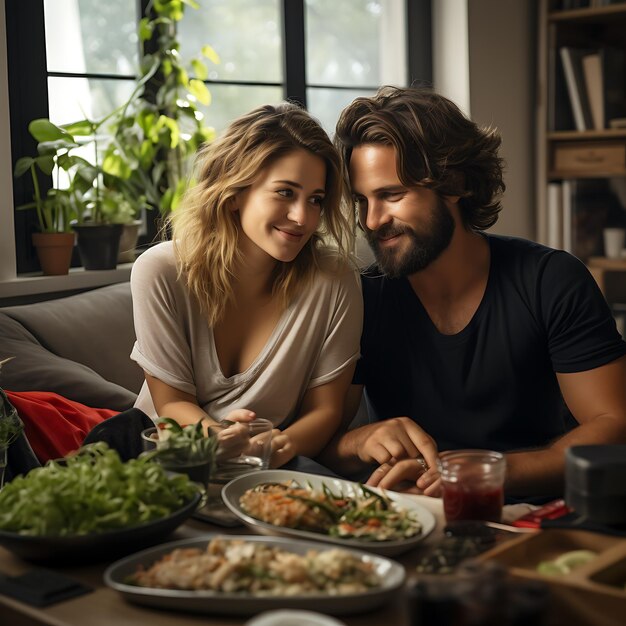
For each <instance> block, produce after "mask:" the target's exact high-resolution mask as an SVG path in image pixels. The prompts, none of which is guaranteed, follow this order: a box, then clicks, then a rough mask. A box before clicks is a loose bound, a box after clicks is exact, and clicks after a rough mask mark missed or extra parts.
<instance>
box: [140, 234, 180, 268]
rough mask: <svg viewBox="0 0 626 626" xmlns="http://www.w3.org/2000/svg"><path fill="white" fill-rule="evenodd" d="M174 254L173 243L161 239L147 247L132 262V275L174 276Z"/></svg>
mask: <svg viewBox="0 0 626 626" xmlns="http://www.w3.org/2000/svg"><path fill="white" fill-rule="evenodd" d="M176 274H177V269H176V255H175V252H174V244H173V242H171V241H163V242H161V243H158V244H156V245H154V246H151V247H150V248H148V249H147V250H146V251H145V252H143V253H142V254H141V255H139V257H138V258H137V260H136V261H135V263H134V264H133V269H132V275H133V276H139V275H141V276H144V277H146V276H155V277H157V276H158V277H170V276H173V277H175V276H176Z"/></svg>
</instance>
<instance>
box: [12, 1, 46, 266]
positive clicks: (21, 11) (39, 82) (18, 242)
mask: <svg viewBox="0 0 626 626" xmlns="http://www.w3.org/2000/svg"><path fill="white" fill-rule="evenodd" d="M5 10H6V30H7V69H8V74H9V109H10V112H11V115H10V128H11V161H12V168H13V167H14V166H15V163H16V161H17V160H18V159H19V158H21V157H23V156H32V155H35V154H36V153H37V142H36V141H35V140H34V139H33V138H32V137H31V135H30V133H29V132H28V124H29V123H30V122H31V120H34V119H37V118H40V117H48V114H49V111H48V81H47V75H46V73H47V61H46V38H45V20H44V7H43V0H22V1H21V2H7V3H5ZM40 184H41V192H42V194H45V193H46V191H47V189H49V188H50V186H51V179H50V177H45V176H43V175H42V176H41V177H40ZM32 196H33V185H32V182H31V178H30V176H29V175H28V174H25V175H24V176H21V177H20V178H14V179H13V202H14V206H19V205H21V204H25V203H27V202H31V201H32ZM34 224H35V210H34V209H31V210H28V211H16V212H15V247H16V262H17V271H18V272H19V273H23V272H33V271H36V270H37V269H38V268H39V263H38V261H37V255H36V253H35V250H34V249H33V247H32V245H31V234H32V232H33V228H34Z"/></svg>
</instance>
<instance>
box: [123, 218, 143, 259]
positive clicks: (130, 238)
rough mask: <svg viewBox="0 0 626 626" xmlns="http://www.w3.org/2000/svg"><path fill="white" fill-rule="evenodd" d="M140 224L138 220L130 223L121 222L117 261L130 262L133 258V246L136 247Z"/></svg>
mask: <svg viewBox="0 0 626 626" xmlns="http://www.w3.org/2000/svg"><path fill="white" fill-rule="evenodd" d="M140 226H141V221H140V220H136V221H134V222H132V223H131V224H123V227H122V238H121V239H120V253H119V255H118V257H117V262H118V263H132V262H133V261H134V260H135V248H136V247H137V239H138V237H139V227H140Z"/></svg>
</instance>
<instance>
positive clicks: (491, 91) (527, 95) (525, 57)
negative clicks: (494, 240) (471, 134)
mask: <svg viewBox="0 0 626 626" xmlns="http://www.w3.org/2000/svg"><path fill="white" fill-rule="evenodd" d="M535 5H536V2H535V0H525V1H523V2H520V1H519V0H433V38H434V40H435V41H434V52H433V53H434V55H435V57H436V59H435V61H434V67H433V70H434V81H433V82H434V85H435V88H436V89H437V90H439V91H440V92H441V93H442V94H444V95H446V96H447V97H449V98H450V99H452V100H453V101H454V102H456V103H457V104H458V105H459V106H460V107H461V108H462V109H463V110H464V111H465V112H466V113H468V114H469V115H470V116H471V117H472V119H473V120H474V121H476V122H477V123H479V124H481V125H485V126H495V127H497V128H498V130H499V131H500V133H501V135H502V149H501V155H502V157H503V158H504V160H505V161H506V171H505V183H506V186H507V189H506V192H505V195H504V197H503V201H502V205H503V209H502V213H501V214H500V218H499V220H498V223H497V224H496V225H495V226H494V227H493V228H492V229H491V230H492V232H496V233H501V234H507V235H515V236H518V237H526V238H529V239H534V238H535V207H534V166H533V163H534V145H535V128H534V109H535V96H534V94H535V78H536V65H535V55H536V47H537V38H536V31H535V25H536V17H535V15H536V13H535V12H536V9H535Z"/></svg>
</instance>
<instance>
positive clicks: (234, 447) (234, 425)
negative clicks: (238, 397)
mask: <svg viewBox="0 0 626 626" xmlns="http://www.w3.org/2000/svg"><path fill="white" fill-rule="evenodd" d="M255 418H256V413H254V411H248V410H247V409H235V410H234V411H231V412H230V413H229V414H228V415H227V416H226V418H225V419H224V420H223V421H222V422H221V423H219V424H217V425H215V426H210V427H209V430H212V431H213V432H215V431H217V445H218V448H217V460H218V461H221V460H224V459H232V458H233V457H236V456H239V455H240V454H241V453H242V452H244V451H245V450H246V449H247V448H248V446H249V445H250V430H249V428H248V427H247V426H246V424H247V423H248V422H251V421H253V420H254V419H255Z"/></svg>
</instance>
